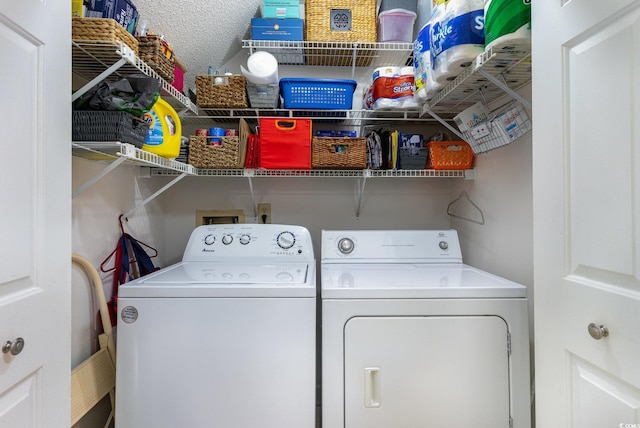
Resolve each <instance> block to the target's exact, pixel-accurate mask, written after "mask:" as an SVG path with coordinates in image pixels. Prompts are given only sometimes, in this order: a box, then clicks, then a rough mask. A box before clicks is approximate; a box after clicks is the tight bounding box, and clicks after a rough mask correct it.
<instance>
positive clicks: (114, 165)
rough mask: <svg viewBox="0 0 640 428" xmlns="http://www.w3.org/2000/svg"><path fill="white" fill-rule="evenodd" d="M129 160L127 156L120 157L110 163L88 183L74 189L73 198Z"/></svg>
mask: <svg viewBox="0 0 640 428" xmlns="http://www.w3.org/2000/svg"><path fill="white" fill-rule="evenodd" d="M126 160H127V158H126V157H119V158H118V159H116V160H115V161H113V162H112V163H110V164H109V166H107V167H106V168H105V169H103V170H102V171H100V173H99V174H97V175H96V176H94V177H93V178H92V179H91V180H89V181H87V182H86V183H84V184H83V185H82V186H80V187H78V188H77V189H76V190H74V191H73V193H72V194H71V198H72V199H73V198H75V197H76V196H78V195H79V194H80V193H82V192H84V191H85V190H86V189H87V188H89V187H90V186H92V185H93V184H94V183H96V182H97V181H99V180H100V179H102V177H104V176H105V175H107V174H109V173H110V172H111V171H113V170H114V169H116V168H117V167H119V166H120V164H122V163H123V162H125V161H126Z"/></svg>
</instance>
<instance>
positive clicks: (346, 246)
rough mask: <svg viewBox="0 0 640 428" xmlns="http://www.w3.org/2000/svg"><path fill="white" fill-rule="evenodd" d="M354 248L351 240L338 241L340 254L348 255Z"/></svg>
mask: <svg viewBox="0 0 640 428" xmlns="http://www.w3.org/2000/svg"><path fill="white" fill-rule="evenodd" d="M354 248H355V244H354V243H353V240H351V238H342V239H341V240H339V241H338V250H340V252H341V253H342V254H349V253H351V252H352V251H353V249H354Z"/></svg>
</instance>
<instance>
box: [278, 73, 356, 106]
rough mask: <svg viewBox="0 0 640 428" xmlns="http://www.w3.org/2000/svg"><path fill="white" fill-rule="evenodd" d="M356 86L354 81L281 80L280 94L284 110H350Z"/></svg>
mask: <svg viewBox="0 0 640 428" xmlns="http://www.w3.org/2000/svg"><path fill="white" fill-rule="evenodd" d="M357 85H358V84H357V82H356V81H355V80H341V79H307V78H302V77H299V78H282V79H280V93H281V94H282V98H283V107H284V108H286V109H289V108H290V109H296V108H307V109H339V110H350V109H351V106H352V104H353V92H354V91H355V89H356V86H357Z"/></svg>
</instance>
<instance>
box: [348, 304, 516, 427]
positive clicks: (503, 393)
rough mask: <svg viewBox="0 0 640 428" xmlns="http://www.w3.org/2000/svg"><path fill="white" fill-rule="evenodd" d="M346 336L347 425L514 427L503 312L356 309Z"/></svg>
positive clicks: (506, 335)
mask: <svg viewBox="0 0 640 428" xmlns="http://www.w3.org/2000/svg"><path fill="white" fill-rule="evenodd" d="M344 339H345V356H344V361H345V427H347V428H388V427H402V428H414V427H415V428H418V427H447V428H467V427H470V426H473V427H479V428H508V427H509V418H510V412H509V391H510V388H509V356H508V334H507V325H506V324H505V322H504V320H503V319H502V318H499V317H496V316H480V317H479V316H451V317H356V318H352V319H351V320H349V322H347V325H346V327H345V338H344Z"/></svg>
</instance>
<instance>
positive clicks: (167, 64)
mask: <svg viewBox="0 0 640 428" xmlns="http://www.w3.org/2000/svg"><path fill="white" fill-rule="evenodd" d="M137 39H138V56H139V57H140V59H141V60H143V61H144V62H145V63H147V65H149V67H151V68H153V69H154V70H155V71H156V73H158V75H159V76H160V77H162V78H163V79H164V80H166V81H167V82H169V83H171V82H173V80H174V79H175V68H174V64H175V58H174V56H173V53H171V52H169V55H167V54H165V52H164V49H163V45H162V39H161V38H160V36H141V37H137Z"/></svg>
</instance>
